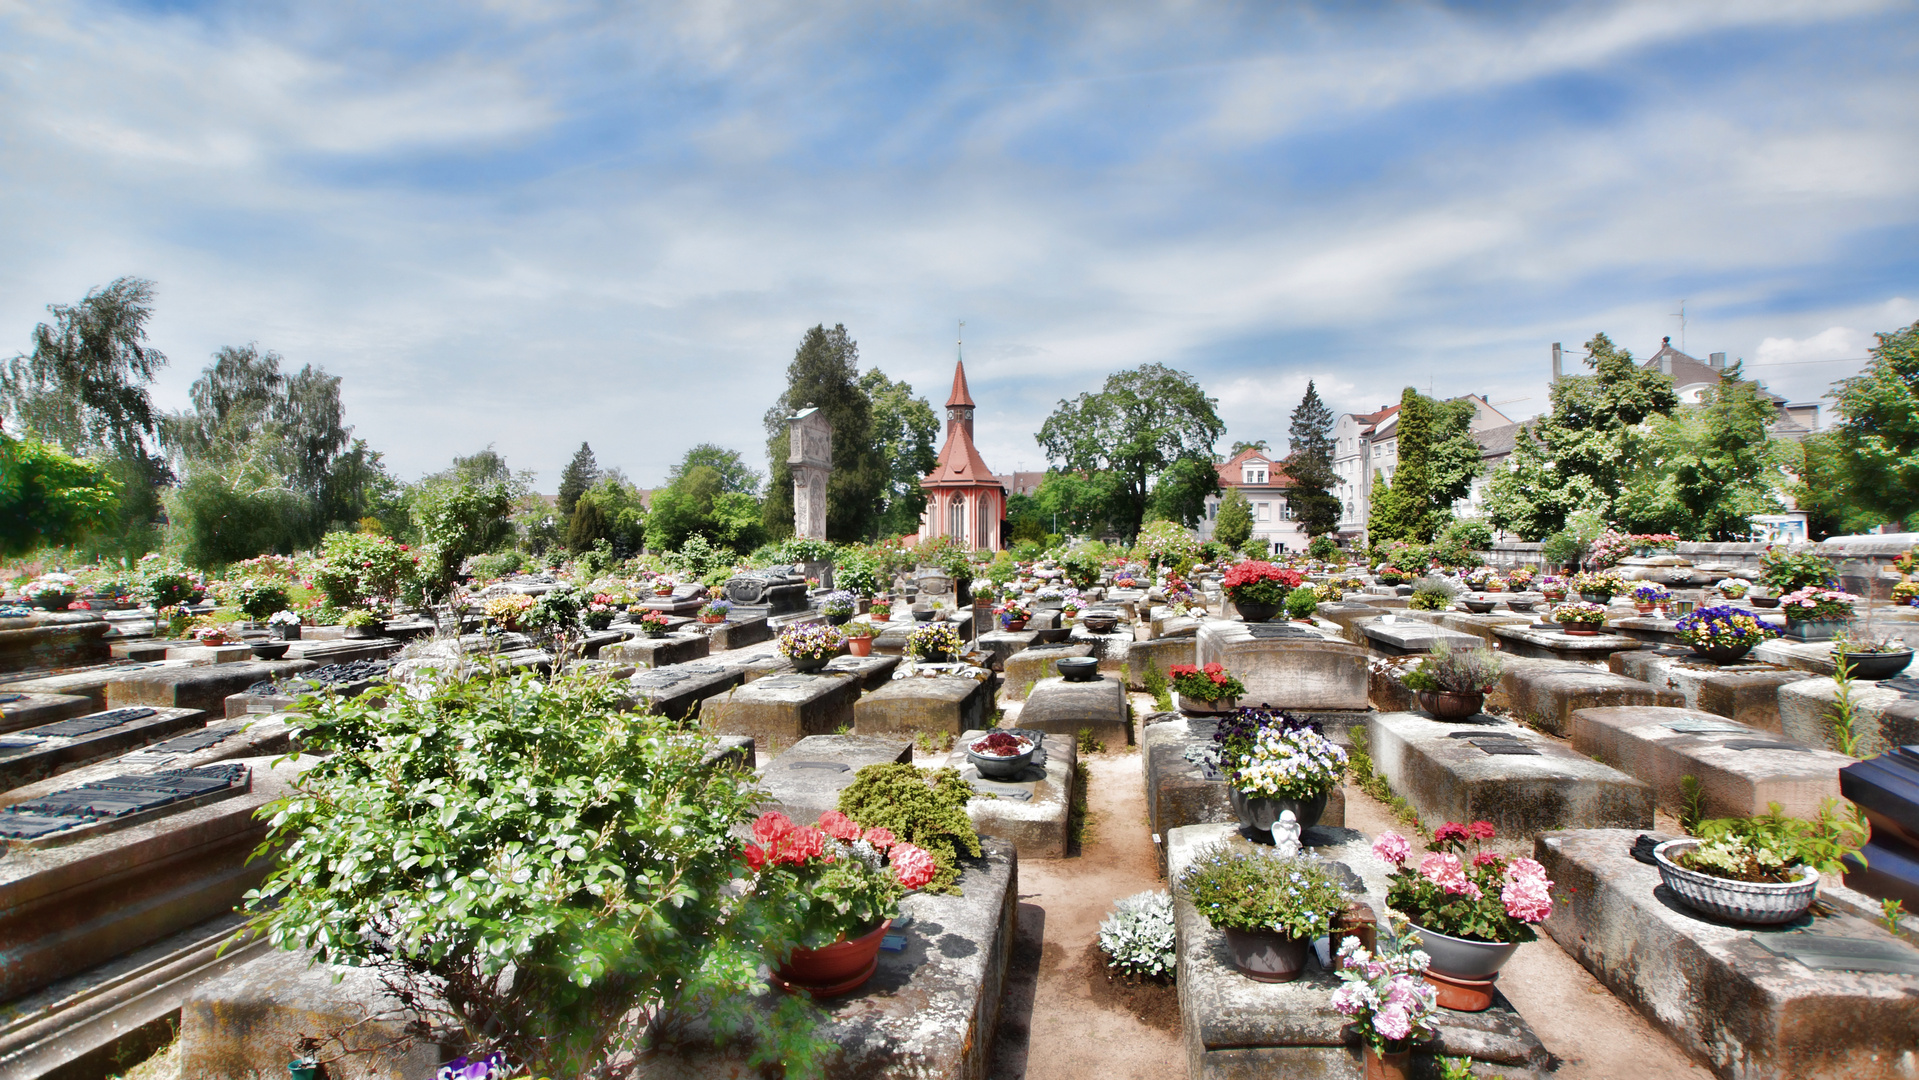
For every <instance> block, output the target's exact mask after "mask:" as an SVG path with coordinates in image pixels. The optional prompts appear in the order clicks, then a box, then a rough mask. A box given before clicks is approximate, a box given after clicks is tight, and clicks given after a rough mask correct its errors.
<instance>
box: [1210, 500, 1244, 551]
mask: <svg viewBox="0 0 1919 1080" xmlns="http://www.w3.org/2000/svg"><path fill="white" fill-rule="evenodd" d="M1252 535H1253V504H1252V503H1249V502H1247V501H1246V493H1245V492H1243V491H1241V490H1239V489H1238V488H1227V489H1226V494H1225V495H1224V496H1221V498H1220V500H1219V515H1218V516H1217V517H1216V518H1214V519H1213V539H1214V540H1217V541H1219V542H1220V543H1222V544H1224V545H1226V546H1227V547H1228V548H1231V549H1232V550H1234V551H1238V550H1239V549H1240V548H1241V547H1242V546H1244V545H1245V543H1246V541H1247V540H1249V539H1251V538H1252Z"/></svg>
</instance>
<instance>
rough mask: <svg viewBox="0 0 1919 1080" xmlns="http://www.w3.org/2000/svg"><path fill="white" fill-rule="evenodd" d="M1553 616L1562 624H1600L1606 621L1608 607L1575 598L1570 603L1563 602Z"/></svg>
mask: <svg viewBox="0 0 1919 1080" xmlns="http://www.w3.org/2000/svg"><path fill="white" fill-rule="evenodd" d="M1553 618H1554V619H1555V620H1557V621H1558V622H1559V623H1561V624H1566V623H1571V624H1572V625H1574V626H1598V625H1600V624H1602V623H1604V622H1605V621H1606V609H1605V608H1604V607H1601V606H1600V605H1598V604H1591V603H1587V602H1586V601H1584V600H1575V601H1573V602H1572V603H1570V604H1561V605H1559V606H1558V607H1556V608H1554V609H1553Z"/></svg>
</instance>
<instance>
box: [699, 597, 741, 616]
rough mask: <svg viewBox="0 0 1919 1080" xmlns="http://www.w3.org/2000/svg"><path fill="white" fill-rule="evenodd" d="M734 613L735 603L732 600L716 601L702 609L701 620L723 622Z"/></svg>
mask: <svg viewBox="0 0 1919 1080" xmlns="http://www.w3.org/2000/svg"><path fill="white" fill-rule="evenodd" d="M732 611H733V602H732V601H731V600H714V601H712V602H711V603H709V604H707V605H706V606H705V607H702V608H701V609H700V618H702V619H715V620H721V619H725V618H726V617H727V616H728V615H729V614H731V613H732Z"/></svg>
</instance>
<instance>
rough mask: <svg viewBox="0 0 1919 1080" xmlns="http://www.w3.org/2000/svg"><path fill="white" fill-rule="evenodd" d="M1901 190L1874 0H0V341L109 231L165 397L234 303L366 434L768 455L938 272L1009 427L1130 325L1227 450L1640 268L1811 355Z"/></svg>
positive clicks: (51, 297) (1792, 391)
mask: <svg viewBox="0 0 1919 1080" xmlns="http://www.w3.org/2000/svg"><path fill="white" fill-rule="evenodd" d="M1915 240H1919V10H1915V6H1914V4H1913V3H1910V2H1906V3H1898V2H1875V0H1856V2H1855V0H1808V2H1786V0H1736V2H1730V3H1685V2H1680V0H1655V2H1644V3H1638V2H1623V3H1579V4H1550V3H1536V2H1527V3H1521V2H1513V3H1487V4H1454V5H1446V4H1421V3H1403V4H1393V3H1326V4H1319V5H1314V4H1282V3H1254V4H1236V5H1225V4H1203V3H1164V4H1146V3H1113V2H1097V3H1095V2H1088V3H1083V4H1053V5H1047V4H1028V3H1003V4H988V3H974V4H952V3H934V2H925V0H921V2H913V0H895V2H892V3H877V4H868V3H836V2H832V0H815V2H809V3H799V4H778V3H772V2H761V3H727V2H724V0H705V2H691V3H685V4H674V3H657V4H647V3H619V4H613V3H607V4H596V3H574V2H555V3H531V2H520V0H493V2H490V3H465V4H437V3H431V2H428V3H418V2H409V3H403V4H393V3H358V4H356V3H347V2H334V3H327V4H298V5H283V4H276V3H271V2H262V0H246V2H236V3H230V4H228V3H211V4H196V3H186V2H154V3H121V4H116V3H89V2H67V0H0V251H4V252H5V256H6V257H5V258H4V259H0V357H4V356H8V355H12V354H13V353H15V352H18V351H20V350H23V349H26V348H27V347H29V336H30V334H31V332H32V328H33V326H34V324H35V323H36V322H40V321H44V320H45V319H46V318H47V317H48V316H47V314H46V310H45V309H46V306H47V305H48V304H51V303H71V302H73V301H76V300H78V299H79V298H81V297H82V296H84V295H85V294H86V292H87V291H88V290H89V289H92V288H96V287H99V286H101V285H104V284H106V283H107V282H109V281H111V280H113V279H114V278H116V277H120V276H122V275H137V276H140V277H145V278H148V279H151V280H152V281H154V282H155V283H156V286H157V293H158V296H157V310H156V313H155V315H154V318H153V321H152V324H151V338H152V343H153V344H154V345H155V346H157V347H158V348H160V349H161V350H163V351H164V352H165V353H166V354H167V355H168V357H169V358H170V361H171V363H170V365H169V367H168V368H167V369H166V370H165V372H164V373H163V376H162V377H161V379H160V380H159V382H158V383H157V384H156V386H155V397H156V399H157V400H158V402H159V403H160V404H162V405H163V406H165V407H167V408H185V407H186V404H187V387H188V385H189V384H190V383H191V382H192V380H193V379H194V378H195V377H196V376H197V375H198V373H199V371H200V369H201V368H202V367H203V366H204V365H205V364H206V363H207V362H208V360H209V358H210V356H211V354H212V353H213V352H214V350H216V349H218V348H219V347H221V346H223V345H239V344H245V343H247V342H257V343H258V344H259V345H260V346H261V347H262V348H267V349H272V350H275V351H277V352H279V353H280V354H281V355H282V356H284V357H285V358H286V361H287V362H288V363H289V364H290V365H291V366H293V367H295V368H297V367H298V366H300V365H303V364H314V365H317V366H320V367H323V368H325V369H326V370H327V371H328V372H330V373H333V374H335V375H339V376H341V377H342V378H343V383H342V394H343V397H344V399H345V402H346V411H347V419H348V422H349V423H351V424H353V425H354V428H355V434H356V435H357V436H359V437H362V438H365V439H366V440H367V441H368V443H369V445H371V446H372V447H373V448H374V449H376V450H379V451H381V452H383V453H384V454H385V456H386V461H387V462H388V464H389V465H390V466H391V467H392V468H393V470H394V471H395V473H396V474H398V475H399V476H401V477H402V478H405V479H411V478H414V477H417V476H419V475H421V474H423V473H426V472H430V471H434V470H437V469H440V468H444V467H445V466H446V465H447V464H448V463H449V462H450V460H451V458H452V456H453V455H455V454H466V453H471V452H473V451H475V450H478V449H481V448H482V447H485V446H488V445H492V446H493V447H495V448H496V449H497V450H498V451H500V452H501V453H502V454H504V455H505V457H506V459H507V461H508V463H509V464H510V465H512V466H514V467H515V468H527V469H535V470H538V471H539V473H540V485H541V487H542V488H543V489H545V490H549V491H550V490H551V489H552V487H553V485H554V484H555V483H556V482H557V477H558V474H559V470H560V469H561V467H562V466H563V465H564V464H565V463H566V461H567V459H568V458H569V457H570V456H571V455H572V452H573V451H574V449H576V448H577V447H578V445H579V443H580V442H581V441H582V440H585V441H588V442H590V443H591V444H592V446H593V449H594V451H595V454H596V456H597V458H598V460H599V461H600V463H601V464H602V465H617V466H619V467H621V468H622V469H624V470H625V471H626V473H627V474H628V475H629V476H630V477H631V478H632V479H633V480H634V481H635V482H637V483H639V484H641V485H642V486H651V485H653V484H655V483H657V482H659V480H660V479H661V478H662V477H663V476H664V475H665V473H666V472H667V470H668V469H670V468H671V467H672V465H673V464H674V463H675V462H676V461H677V460H678V459H679V458H680V456H681V455H682V454H683V453H684V451H685V450H686V449H687V448H688V447H690V446H692V445H694V444H696V443H700V442H716V443H719V444H721V445H725V446H731V447H733V448H735V449H738V450H740V451H742V452H743V453H744V454H745V455H746V456H747V459H748V460H749V461H750V462H752V463H754V464H756V465H764V457H763V454H764V451H763V446H764V435H763V433H762V428H761V426H760V417H761V415H762V414H763V413H764V412H765V410H766V409H767V407H768V406H769V405H770V404H772V402H773V400H774V398H775V397H776V396H777V395H778V394H779V393H780V392H781V390H782V389H783V387H784V382H785V369H786V365H787V363H788V362H789V361H790V360H791V358H792V355H793V351H794V349H795V348H796V347H797V346H798V344H799V342H800V339H801V337H802V335H803V334H804V332H805V330H806V329H807V328H808V327H811V326H813V325H815V324H820V323H823V324H825V325H827V326H831V325H833V324H835V323H843V324H845V326H846V327H847V330H848V332H849V333H850V334H851V335H852V336H853V338H855V339H856V340H857V341H858V342H859V348H860V360H861V366H862V368H865V367H872V366H877V367H879V368H880V369H881V370H883V371H885V372H886V373H887V374H888V375H889V376H891V377H893V378H896V379H897V378H904V379H906V380H907V381H909V382H911V383H912V385H913V387H914V388H915V390H916V391H918V392H919V393H921V394H923V395H924V396H926V397H927V398H928V399H929V400H930V401H931V403H932V404H933V406H934V408H935V409H938V408H940V407H941V406H942V405H943V404H944V401H945V395H946V393H947V391H948V389H949V387H950V384H951V379H952V365H953V359H954V354H955V345H956V335H957V333H958V323H959V322H960V321H962V320H963V321H964V322H965V331H964V334H965V356H966V362H967V373H968V377H969V381H970V384H971V388H972V394H973V397H974V399H975V400H976V401H977V402H978V403H979V412H978V416H977V422H976V429H977V442H978V443H979V446H980V449H981V452H982V454H983V455H984V457H985V458H986V460H987V462H988V464H989V465H991V466H992V467H993V468H995V469H996V470H998V471H1001V472H1010V471H1012V470H1014V469H1016V468H1020V469H1039V468H1043V467H1044V466H1045V455H1044V453H1043V452H1042V451H1041V450H1040V448H1039V446H1038V444H1037V443H1036V442H1035V440H1034V438H1033V433H1034V432H1036V431H1037V430H1038V429H1039V426H1040V424H1041V423H1042V422H1043V421H1044V420H1045V418H1046V416H1047V414H1048V413H1049V412H1051V410H1052V409H1053V408H1054V407H1055V406H1056V405H1057V403H1058V401H1059V400H1060V399H1062V398H1071V397H1073V396H1075V395H1077V394H1079V393H1082V392H1087V391H1096V390H1097V389H1098V388H1099V387H1100V385H1101V383H1102V382H1103V381H1104V380H1105V378H1106V377H1107V376H1108V375H1109V374H1111V373H1113V372H1116V371H1120V370H1123V369H1127V368H1131V367H1135V366H1137V365H1140V364H1145V363H1163V364H1167V365H1169V366H1172V367H1174V368H1177V369H1179V370H1182V371H1185V372H1188V373H1190V374H1191V375H1192V376H1193V377H1194V378H1195V379H1197V380H1198V381H1199V382H1200V384H1201V385H1202V386H1204V387H1205V388H1206V390H1207V392H1208V393H1209V394H1211V395H1212V396H1214V397H1216V398H1218V400H1219V412H1220V415H1221V417H1222V418H1223V419H1224V420H1225V421H1226V423H1227V426H1228V433H1227V436H1226V439H1225V440H1223V441H1222V443H1221V445H1220V447H1219V449H1221V450H1222V451H1223V450H1225V449H1226V448H1227V446H1228V444H1229V443H1230V442H1231V441H1233V440H1239V439H1244V440H1249V441H1250V440H1256V439H1265V440H1267V441H1269V442H1270V443H1272V444H1273V445H1274V446H1275V447H1276V448H1283V447H1284V444H1285V437H1286V426H1287V417H1288V414H1289V413H1290V412H1291V411H1292V409H1293V407H1294V406H1295V405H1296V404H1297V403H1298V401H1299V398H1300V396H1301V394H1302V393H1303V391H1304V389H1305V386H1306V383H1307V382H1308V380H1313V381H1314V382H1315V383H1316V384H1317V386H1318V388H1319V391H1320V393H1321V394H1322V395H1323V396H1324V397H1325V398H1326V399H1327V401H1328V403H1329V404H1331V405H1332V407H1333V408H1334V409H1335V410H1336V411H1340V412H1345V411H1368V410H1371V409H1374V408H1377V407H1378V406H1380V405H1382V404H1385V403H1388V402H1393V401H1397V400H1398V398H1399V394H1400V390H1401V388H1402V387H1405V386H1408V385H1413V386H1418V387H1419V388H1420V389H1422V390H1427V389H1430V390H1431V391H1432V392H1434V393H1436V394H1438V395H1440V396H1454V395H1457V394H1463V393H1481V394H1484V395H1486V397H1487V398H1488V399H1489V400H1491V401H1493V402H1495V403H1503V404H1500V408H1501V410H1502V411H1504V412H1506V413H1507V414H1508V415H1510V416H1512V417H1513V418H1514V419H1521V418H1524V417H1528V416H1532V415H1535V414H1536V413H1538V412H1540V411H1542V410H1544V409H1545V408H1546V406H1547V383H1548V379H1549V375H1550V358H1551V346H1552V343H1553V342H1555V341H1557V342H1563V343H1564V344H1565V346H1566V347H1567V349H1568V350H1570V351H1572V352H1573V353H1574V354H1575V355H1577V354H1578V353H1580V352H1581V351H1582V350H1581V349H1580V343H1582V342H1584V341H1586V340H1587V339H1589V338H1590V337H1591V336H1592V335H1593V334H1594V333H1595V332H1597V331H1604V332H1606V333H1607V334H1609V335H1610V336H1611V337H1612V338H1613V339H1614V340H1615V341H1616V342H1618V343H1619V344H1621V345H1623V346H1625V347H1627V348H1629V349H1631V350H1632V351H1633V352H1634V354H1635V355H1638V356H1642V357H1643V356H1647V355H1650V354H1651V353H1652V352H1654V351H1656V350H1657V349H1658V348H1659V345H1660V339H1661V337H1662V336H1664V335H1671V336H1672V337H1673V339H1674V342H1675V344H1678V343H1680V341H1681V336H1682V327H1681V320H1680V319H1679V318H1678V317H1677V313H1678V312H1679V311H1680V309H1681V305H1682V304H1683V307H1684V311H1685V321H1684V326H1683V341H1684V345H1685V349H1686V351H1687V352H1689V353H1691V354H1692V355H1694V356H1697V357H1701V358H1704V357H1705V356H1706V354H1707V353H1709V352H1725V353H1727V354H1728V355H1729V356H1731V357H1733V358H1743V359H1744V360H1745V361H1746V363H1747V364H1748V371H1749V373H1750V374H1752V375H1754V376H1756V377H1758V378H1760V379H1762V380H1764V381H1766V382H1767V383H1768V384H1769V385H1770V387H1771V388H1772V389H1774V390H1775V391H1777V392H1779V393H1781V394H1784V395H1786V396H1788V397H1790V398H1792V399H1793V400H1810V399H1817V398H1818V397H1819V396H1820V395H1821V394H1823V393H1824V392H1825V391H1826V389H1827V386H1828V384H1829V383H1830V381H1831V380H1832V379H1835V378H1839V377H1843V376H1845V375H1848V374H1852V373H1854V372H1856V371H1857V370H1858V369H1859V367H1860V363H1861V358H1863V357H1864V356H1865V355H1866V350H1867V349H1868V348H1870V347H1871V345H1872V340H1873V339H1872V334H1873V333H1874V332H1875V331H1890V330H1894V329H1897V328H1899V327H1902V326H1904V325H1907V324H1909V323H1912V322H1913V321H1914V320H1919V255H1915V252H1919V243H1915Z"/></svg>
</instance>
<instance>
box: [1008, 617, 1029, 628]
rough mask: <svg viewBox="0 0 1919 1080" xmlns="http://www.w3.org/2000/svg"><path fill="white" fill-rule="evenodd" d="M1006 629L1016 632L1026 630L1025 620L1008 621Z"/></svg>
mask: <svg viewBox="0 0 1919 1080" xmlns="http://www.w3.org/2000/svg"><path fill="white" fill-rule="evenodd" d="M1006 629H1008V630H1011V631H1018V630H1024V629H1026V620H1025V619H1012V620H1010V621H1008V622H1007V624H1006Z"/></svg>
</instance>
